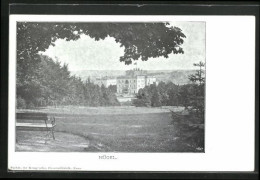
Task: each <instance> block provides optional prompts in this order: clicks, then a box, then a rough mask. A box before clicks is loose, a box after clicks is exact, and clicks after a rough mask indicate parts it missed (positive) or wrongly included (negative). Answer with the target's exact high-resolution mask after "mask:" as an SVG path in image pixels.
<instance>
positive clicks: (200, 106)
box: [189, 62, 205, 119]
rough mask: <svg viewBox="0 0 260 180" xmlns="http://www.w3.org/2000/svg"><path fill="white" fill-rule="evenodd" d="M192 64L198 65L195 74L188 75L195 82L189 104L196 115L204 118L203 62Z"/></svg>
mask: <svg viewBox="0 0 260 180" xmlns="http://www.w3.org/2000/svg"><path fill="white" fill-rule="evenodd" d="M194 66H197V67H199V70H197V71H196V73H195V74H193V75H190V76H189V80H190V81H191V82H194V83H196V84H195V86H194V90H193V95H192V96H190V105H191V106H192V109H193V110H195V111H196V113H197V115H198V116H200V117H201V118H202V119H204V112H205V102H204V101H205V98H204V97H205V72H204V70H203V67H205V63H203V62H199V63H197V64H196V63H194Z"/></svg>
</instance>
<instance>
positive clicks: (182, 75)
mask: <svg viewBox="0 0 260 180" xmlns="http://www.w3.org/2000/svg"><path fill="white" fill-rule="evenodd" d="M195 72H196V70H148V71H147V73H148V75H151V76H155V77H156V79H157V80H158V81H164V82H168V81H171V82H173V83H174V84H180V85H182V84H187V83H189V79H188V76H189V75H191V74H194V73H195ZM71 74H72V75H74V74H75V75H77V76H79V77H81V78H82V80H84V81H85V80H87V79H88V77H90V79H91V80H92V81H95V80H96V78H100V77H105V76H107V77H114V78H116V77H117V76H123V75H125V71H121V70H82V71H72V72H71Z"/></svg>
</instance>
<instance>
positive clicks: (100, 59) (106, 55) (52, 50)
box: [42, 21, 206, 71]
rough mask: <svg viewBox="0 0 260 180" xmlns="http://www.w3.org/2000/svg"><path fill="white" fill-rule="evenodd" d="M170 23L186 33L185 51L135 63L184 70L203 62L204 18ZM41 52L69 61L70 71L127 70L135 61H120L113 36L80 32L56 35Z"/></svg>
mask: <svg viewBox="0 0 260 180" xmlns="http://www.w3.org/2000/svg"><path fill="white" fill-rule="evenodd" d="M170 25H172V26H176V27H179V28H180V29H182V32H183V33H184V34H185V35H186V38H184V43H183V45H182V47H183V50H184V54H170V55H169V58H164V57H159V58H150V59H148V61H141V60H138V61H137V67H138V68H140V69H144V70H181V69H182V70H185V69H194V68H195V67H194V66H193V63H197V62H199V61H203V62H205V54H206V52H205V48H206V44H205V43H206V41H205V36H206V32H205V30H206V27H205V25H206V24H205V22H198V21H196V22H195V21H194V22H188V21H178V22H171V23H170ZM42 54H44V55H47V56H49V57H51V58H53V59H58V60H59V61H60V62H61V63H62V64H63V63H66V64H68V68H69V70H70V71H81V70H129V69H133V68H135V67H136V65H133V64H132V65H125V64H124V62H120V61H119V57H120V56H122V55H123V54H124V47H120V44H119V43H116V42H115V39H114V38H112V37H107V38H106V39H104V40H100V41H95V40H94V39H91V38H90V37H89V36H86V35H81V37H80V39H78V40H77V41H65V40H62V39H58V40H57V41H56V42H55V46H50V47H49V48H48V49H47V50H46V51H45V52H43V53H42Z"/></svg>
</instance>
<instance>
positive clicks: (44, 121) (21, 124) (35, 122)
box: [16, 113, 56, 139]
mask: <svg viewBox="0 0 260 180" xmlns="http://www.w3.org/2000/svg"><path fill="white" fill-rule="evenodd" d="M55 126H56V123H55V117H54V116H48V114H46V113H16V130H20V131H47V132H48V133H47V135H49V134H50V133H51V134H52V138H53V139H55V136H54V127H55Z"/></svg>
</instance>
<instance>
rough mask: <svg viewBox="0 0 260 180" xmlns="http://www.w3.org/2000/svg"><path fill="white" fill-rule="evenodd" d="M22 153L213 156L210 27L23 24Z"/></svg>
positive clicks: (19, 78)
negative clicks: (209, 138) (208, 127)
mask: <svg viewBox="0 0 260 180" xmlns="http://www.w3.org/2000/svg"><path fill="white" fill-rule="evenodd" d="M16 39H17V41H16V74H15V76H16V82H15V86H16V87H15V92H16V93H15V97H16V99H15V102H16V104H15V106H16V110H15V151H16V152H119V153H121V152H128V153H136V152H139V153H155V152H157V153H158V152H164V153H177V152H191V153H204V152H205V127H204V125H205V123H206V122H205V102H206V98H205V87H206V83H205V79H206V22H203V21H155V22H134V21H133V22H124V21H122V22H105V21H104V22H71V21H68V22H59V21H57V22H53V21H52V22H48V21H46V22H45V21H39V22H37V21H29V22H27V21H17V22H16Z"/></svg>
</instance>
